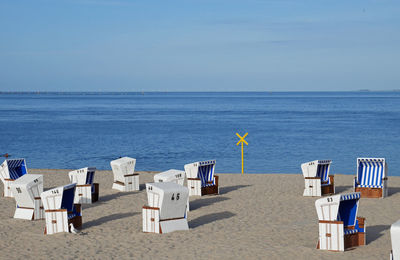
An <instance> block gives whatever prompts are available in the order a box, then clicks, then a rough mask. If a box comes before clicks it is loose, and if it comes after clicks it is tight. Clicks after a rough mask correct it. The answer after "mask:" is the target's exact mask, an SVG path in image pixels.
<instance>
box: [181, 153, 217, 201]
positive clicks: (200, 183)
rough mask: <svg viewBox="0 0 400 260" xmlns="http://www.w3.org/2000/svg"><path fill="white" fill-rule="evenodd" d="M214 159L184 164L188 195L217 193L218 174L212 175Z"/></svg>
mask: <svg viewBox="0 0 400 260" xmlns="http://www.w3.org/2000/svg"><path fill="white" fill-rule="evenodd" d="M214 170H215V160H210V161H203V162H194V163H189V164H186V165H185V172H186V176H187V186H188V188H189V196H194V195H198V196H203V195H208V194H219V189H218V176H215V175H214Z"/></svg>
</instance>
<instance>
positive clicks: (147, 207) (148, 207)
mask: <svg viewBox="0 0 400 260" xmlns="http://www.w3.org/2000/svg"><path fill="white" fill-rule="evenodd" d="M143 208H144V209H153V210H160V208H155V207H150V206H143Z"/></svg>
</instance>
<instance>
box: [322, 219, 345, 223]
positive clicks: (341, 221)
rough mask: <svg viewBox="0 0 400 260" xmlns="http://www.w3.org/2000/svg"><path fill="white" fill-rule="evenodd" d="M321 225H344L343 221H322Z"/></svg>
mask: <svg viewBox="0 0 400 260" xmlns="http://www.w3.org/2000/svg"><path fill="white" fill-rule="evenodd" d="M319 223H321V224H343V221H331V220H320V221H319Z"/></svg>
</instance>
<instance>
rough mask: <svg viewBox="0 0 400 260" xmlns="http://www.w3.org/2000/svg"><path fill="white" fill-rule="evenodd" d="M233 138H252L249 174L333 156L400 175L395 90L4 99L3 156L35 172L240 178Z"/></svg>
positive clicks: (342, 164) (345, 168)
mask: <svg viewBox="0 0 400 260" xmlns="http://www.w3.org/2000/svg"><path fill="white" fill-rule="evenodd" d="M236 132H238V133H239V134H244V133H246V132H248V133H249V135H248V137H247V138H246V140H247V141H248V142H249V146H246V147H245V154H244V156H245V172H247V173H300V172H301V170H300V164H301V163H302V162H307V161H311V160H316V159H332V160H333V164H332V168H331V172H333V173H345V174H354V173H355V168H356V158H357V157H384V158H386V159H387V161H388V165H389V174H390V175H400V171H398V170H397V169H399V168H400V159H399V156H398V155H399V151H400V138H399V137H400V136H399V133H400V93H399V92H322V93H317V92H296V93H293V92H292V93H276V92H275V93H266V92H264V93H254V92H251V93H247V92H246V93H100V94H90V93H70V94H62V93H60V94H56V93H47V94H46V93H45V94H0V134H1V142H0V154H4V153H9V154H11V155H12V157H25V158H26V159H27V164H28V167H29V168H68V169H70V168H80V167H86V166H95V167H97V168H99V169H110V165H109V162H110V160H113V159H115V158H118V157H119V156H130V157H134V158H136V159H137V164H136V169H137V170H158V171H161V170H167V169H170V168H176V169H183V165H184V164H185V163H189V162H193V161H199V160H207V159H216V160H217V166H216V171H217V172H240V171H241V162H240V156H241V155H240V147H239V146H236V142H237V141H238V138H237V137H236V135H235V133H236ZM3 159H4V158H3ZM0 160H2V159H1V158H0Z"/></svg>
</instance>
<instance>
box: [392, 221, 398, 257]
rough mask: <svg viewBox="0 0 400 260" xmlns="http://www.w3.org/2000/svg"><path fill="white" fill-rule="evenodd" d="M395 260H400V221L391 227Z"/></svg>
mask: <svg viewBox="0 0 400 260" xmlns="http://www.w3.org/2000/svg"><path fill="white" fill-rule="evenodd" d="M390 236H391V239H392V251H393V260H400V219H399V220H397V222H395V223H393V224H392V226H391V227H390Z"/></svg>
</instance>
